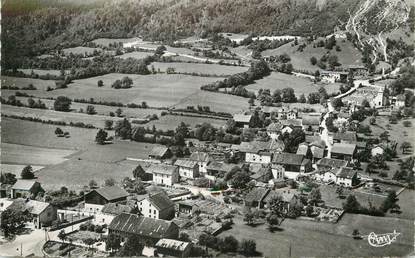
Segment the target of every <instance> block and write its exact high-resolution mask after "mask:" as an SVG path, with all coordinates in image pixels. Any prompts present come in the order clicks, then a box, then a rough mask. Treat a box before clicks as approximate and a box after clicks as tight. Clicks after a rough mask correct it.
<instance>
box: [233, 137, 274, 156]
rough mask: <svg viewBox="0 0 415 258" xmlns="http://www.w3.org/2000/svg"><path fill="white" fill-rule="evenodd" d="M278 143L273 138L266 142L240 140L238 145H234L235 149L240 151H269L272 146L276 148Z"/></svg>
mask: <svg viewBox="0 0 415 258" xmlns="http://www.w3.org/2000/svg"><path fill="white" fill-rule="evenodd" d="M278 144H279V143H278V142H277V141H275V140H270V141H267V142H264V141H251V142H241V144H240V145H234V146H233V147H234V148H235V149H238V150H239V151H240V152H248V153H259V152H261V151H271V150H273V149H274V148H278V147H279V145H278Z"/></svg>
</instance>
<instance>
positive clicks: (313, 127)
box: [301, 115, 320, 132]
mask: <svg viewBox="0 0 415 258" xmlns="http://www.w3.org/2000/svg"><path fill="white" fill-rule="evenodd" d="M301 121H302V126H303V130H304V131H309V132H319V131H320V116H315V115H304V116H303V118H302V120H301Z"/></svg>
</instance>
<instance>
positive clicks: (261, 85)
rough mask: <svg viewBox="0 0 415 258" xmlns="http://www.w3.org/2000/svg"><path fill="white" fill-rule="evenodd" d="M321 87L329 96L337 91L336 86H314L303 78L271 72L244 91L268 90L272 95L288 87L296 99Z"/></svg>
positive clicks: (337, 86) (337, 87) (314, 84)
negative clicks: (291, 89)
mask: <svg viewBox="0 0 415 258" xmlns="http://www.w3.org/2000/svg"><path fill="white" fill-rule="evenodd" d="M321 86H324V88H325V89H326V90H327V93H329V94H330V93H333V92H338V91H339V85H338V84H320V83H319V84H316V83H313V82H312V81H311V80H309V79H306V78H303V77H297V76H294V75H289V74H285V73H278V72H272V73H271V74H270V75H269V76H266V77H264V78H263V79H260V80H257V81H256V83H254V84H251V85H248V86H246V89H247V90H251V91H255V92H258V90H259V89H270V91H271V93H272V92H273V91H275V90H277V89H279V90H282V89H283V88H287V87H290V88H293V89H294V92H295V95H296V96H297V97H299V96H300V95H301V94H304V95H305V96H306V97H307V95H308V94H309V93H310V92H316V91H318V89H319V88H320V87H321Z"/></svg>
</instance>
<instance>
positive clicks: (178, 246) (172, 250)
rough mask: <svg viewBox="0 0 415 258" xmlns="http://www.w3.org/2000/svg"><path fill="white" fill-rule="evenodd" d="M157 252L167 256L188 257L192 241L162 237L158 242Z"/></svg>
mask: <svg viewBox="0 0 415 258" xmlns="http://www.w3.org/2000/svg"><path fill="white" fill-rule="evenodd" d="M156 249H157V253H159V254H161V255H166V256H174V257H188V256H189V255H190V251H191V250H192V243H189V242H183V241H179V240H174V239H167V238H162V239H160V240H159V241H158V242H157V243H156Z"/></svg>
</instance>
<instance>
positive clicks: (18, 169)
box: [0, 163, 44, 178]
mask: <svg viewBox="0 0 415 258" xmlns="http://www.w3.org/2000/svg"><path fill="white" fill-rule="evenodd" d="M26 166H27V165H19V164H4V163H1V164H0V171H1V173H12V174H15V175H16V177H17V178H19V177H20V174H21V173H22V170H23V168H24V167H26ZM31 167H32V169H33V171H34V172H36V171H38V170H39V169H42V168H44V166H36V165H31Z"/></svg>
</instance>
